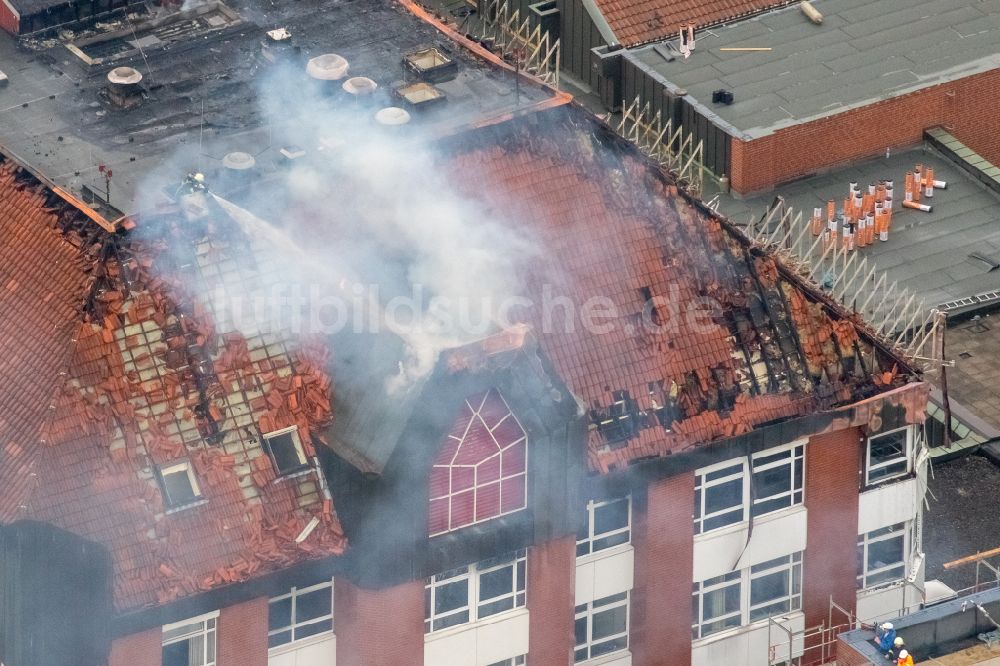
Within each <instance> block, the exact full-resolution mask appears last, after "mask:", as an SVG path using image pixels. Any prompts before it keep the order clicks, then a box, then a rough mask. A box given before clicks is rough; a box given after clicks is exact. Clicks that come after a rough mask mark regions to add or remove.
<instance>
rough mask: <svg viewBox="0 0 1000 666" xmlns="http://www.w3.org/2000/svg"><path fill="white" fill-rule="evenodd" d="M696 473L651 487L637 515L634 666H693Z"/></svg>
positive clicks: (632, 644) (633, 625) (632, 633)
mask: <svg viewBox="0 0 1000 666" xmlns="http://www.w3.org/2000/svg"><path fill="white" fill-rule="evenodd" d="M693 506H694V474H693V473H687V474H681V475H678V476H673V477H670V478H668V479H663V480H661V481H656V482H653V483H651V484H650V485H649V488H648V490H647V498H646V506H645V507H642V506H637V507H636V511H635V512H634V515H635V519H634V527H633V529H634V531H633V534H632V542H633V544H634V547H635V588H634V590H633V593H632V626H631V648H632V655H633V659H632V663H633V664H634V666H690V664H691V580H692V577H693V575H694V571H693V560H694V530H693V526H692V510H693Z"/></svg>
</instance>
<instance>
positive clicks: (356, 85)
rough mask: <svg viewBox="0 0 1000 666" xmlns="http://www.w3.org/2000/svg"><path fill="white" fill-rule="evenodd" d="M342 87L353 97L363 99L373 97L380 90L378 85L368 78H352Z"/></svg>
mask: <svg viewBox="0 0 1000 666" xmlns="http://www.w3.org/2000/svg"><path fill="white" fill-rule="evenodd" d="M341 87H342V88H343V89H344V90H345V91H347V92H349V93H350V94H352V95H357V96H359V97H363V96H365V95H371V94H372V93H373V92H375V89H376V88H378V84H377V83H375V82H374V81H372V80H371V79H369V78H368V77H367V76H352V77H351V78H349V79H347V80H346V81H344V85H343V86H341Z"/></svg>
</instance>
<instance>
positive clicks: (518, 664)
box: [489, 654, 528, 666]
mask: <svg viewBox="0 0 1000 666" xmlns="http://www.w3.org/2000/svg"><path fill="white" fill-rule="evenodd" d="M526 663H528V657H527V655H523V654H521V655H518V656H516V657H511V658H510V659H504V660H503V661H495V662H493V663H492V664H489V666H524V665H525V664H526Z"/></svg>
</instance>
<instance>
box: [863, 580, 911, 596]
mask: <svg viewBox="0 0 1000 666" xmlns="http://www.w3.org/2000/svg"><path fill="white" fill-rule="evenodd" d="M905 586H906V581H905V580H904V579H902V578H900V579H898V580H890V581H888V582H885V583H878V584H877V585H873V586H871V587H862V588H860V589H858V596H859V597H869V596H873V595H875V594H878V593H880V592H888V591H889V590H892V589H895V588H897V587H905Z"/></svg>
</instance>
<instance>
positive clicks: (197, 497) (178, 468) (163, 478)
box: [157, 458, 205, 513]
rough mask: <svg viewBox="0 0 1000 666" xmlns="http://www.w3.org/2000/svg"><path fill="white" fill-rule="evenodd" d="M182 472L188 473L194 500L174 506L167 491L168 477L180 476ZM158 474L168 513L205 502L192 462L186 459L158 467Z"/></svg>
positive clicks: (165, 508)
mask: <svg viewBox="0 0 1000 666" xmlns="http://www.w3.org/2000/svg"><path fill="white" fill-rule="evenodd" d="M181 472H186V473H187V479H188V483H190V484H191V492H192V493H193V494H194V499H192V500H191V501H190V502H184V503H183V504H174V503H173V502H171V500H170V493H169V492H168V491H167V475H168V474H179V473H181ZM157 473H158V474H159V475H160V490H161V492H162V495H163V504H164V510H165V512H166V513H174V512H175V511H180V510H182V509H187V508H188V507H192V506H195V505H197V504H201V503H203V502H204V501H205V498H204V496H202V494H201V486H200V485H199V484H198V478H197V477H196V476H195V474H194V466H193V465H192V464H191V461H190V460H188V459H186V458H185V459H183V460H175V461H174V462H171V463H166V464H164V465H157Z"/></svg>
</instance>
